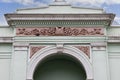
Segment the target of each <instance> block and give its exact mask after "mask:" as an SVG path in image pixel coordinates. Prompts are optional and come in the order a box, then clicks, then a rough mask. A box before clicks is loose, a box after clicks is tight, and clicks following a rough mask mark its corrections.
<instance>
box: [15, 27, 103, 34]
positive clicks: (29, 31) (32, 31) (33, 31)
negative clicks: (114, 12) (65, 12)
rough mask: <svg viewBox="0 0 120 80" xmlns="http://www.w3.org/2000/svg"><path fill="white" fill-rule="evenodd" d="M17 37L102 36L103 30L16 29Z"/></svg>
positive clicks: (67, 28) (62, 28) (63, 28)
mask: <svg viewBox="0 0 120 80" xmlns="http://www.w3.org/2000/svg"><path fill="white" fill-rule="evenodd" d="M16 35H17V36H83V35H84V36H85V35H87V36H90V35H100V36H101V35H104V29H103V28H73V27H47V28H16Z"/></svg>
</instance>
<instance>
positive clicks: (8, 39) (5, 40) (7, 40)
mask: <svg viewBox="0 0 120 80" xmlns="http://www.w3.org/2000/svg"><path fill="white" fill-rule="evenodd" d="M12 42H13V37H0V43H12Z"/></svg>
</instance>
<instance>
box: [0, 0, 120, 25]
mask: <svg viewBox="0 0 120 80" xmlns="http://www.w3.org/2000/svg"><path fill="white" fill-rule="evenodd" d="M53 1H54V0H0V26H1V25H7V22H6V20H5V18H4V14H6V13H14V12H15V11H16V9H19V8H31V7H39V6H45V5H48V4H50V3H52V2H53ZM65 1H67V2H69V3H70V4H72V5H73V6H80V7H90V8H103V9H104V10H105V11H106V12H107V13H113V14H116V17H115V21H116V22H117V23H119V24H120V0H65Z"/></svg>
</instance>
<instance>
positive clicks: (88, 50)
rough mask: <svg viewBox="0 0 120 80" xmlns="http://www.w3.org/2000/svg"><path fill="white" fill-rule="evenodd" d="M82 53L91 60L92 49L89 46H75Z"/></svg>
mask: <svg viewBox="0 0 120 80" xmlns="http://www.w3.org/2000/svg"><path fill="white" fill-rule="evenodd" d="M75 47H76V48H78V49H79V50H81V51H82V52H84V53H85V54H86V55H87V56H88V57H89V58H90V47H89V46H75Z"/></svg>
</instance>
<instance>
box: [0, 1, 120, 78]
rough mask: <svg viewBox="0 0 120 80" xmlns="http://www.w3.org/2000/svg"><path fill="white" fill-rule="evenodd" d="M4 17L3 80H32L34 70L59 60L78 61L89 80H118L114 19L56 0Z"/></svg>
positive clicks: (119, 33)
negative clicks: (49, 60)
mask: <svg viewBox="0 0 120 80" xmlns="http://www.w3.org/2000/svg"><path fill="white" fill-rule="evenodd" d="M5 17H6V20H7V22H8V24H9V26H1V27H0V80H34V78H33V75H34V72H35V69H36V66H37V65H39V64H40V63H41V62H42V61H44V60H45V59H46V58H47V57H48V56H51V55H59V54H60V55H67V56H70V57H72V58H75V60H76V61H77V62H78V63H80V64H81V65H82V66H83V67H84V69H85V72H86V80H120V76H119V74H120V71H119V67H120V25H111V24H112V22H113V20H114V17H115V14H111V13H105V11H104V10H103V9H94V8H93V9H91V8H81V7H72V6H71V5H70V4H68V3H67V2H65V1H63V2H62V1H61V0H58V1H57V0H56V1H55V2H53V4H50V5H49V6H47V7H40V8H27V9H18V10H17V11H16V12H15V13H11V14H9V13H8V14H5Z"/></svg>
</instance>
